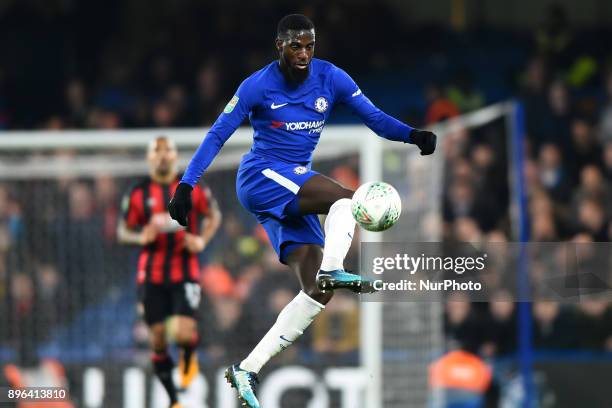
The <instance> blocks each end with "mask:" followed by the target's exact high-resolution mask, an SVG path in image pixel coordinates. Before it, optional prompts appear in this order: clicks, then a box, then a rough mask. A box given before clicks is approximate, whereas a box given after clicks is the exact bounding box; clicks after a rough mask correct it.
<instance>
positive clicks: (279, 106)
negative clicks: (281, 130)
mask: <svg viewBox="0 0 612 408" xmlns="http://www.w3.org/2000/svg"><path fill="white" fill-rule="evenodd" d="M287 104H289V102H285V103H281V104H279V105H275V104H274V102H272V105H270V107H271V108H272V109H278V108H282V107H283V106H285V105H287Z"/></svg>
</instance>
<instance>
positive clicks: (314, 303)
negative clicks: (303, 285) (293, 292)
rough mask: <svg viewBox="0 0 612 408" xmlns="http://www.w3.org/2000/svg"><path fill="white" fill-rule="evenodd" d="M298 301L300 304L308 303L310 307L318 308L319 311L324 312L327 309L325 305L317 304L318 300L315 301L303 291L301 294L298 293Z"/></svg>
mask: <svg viewBox="0 0 612 408" xmlns="http://www.w3.org/2000/svg"><path fill="white" fill-rule="evenodd" d="M295 299H296V300H297V301H299V302H305V303H308V304H309V306H315V307H317V308H318V309H319V310H323V309H325V305H323V304H321V303H319V302H317V301H316V300H314V299H313V298H311V297H310V296H308V295H307V294H306V292H304V291H303V290H300V293H298V295H297V296H296V298H295Z"/></svg>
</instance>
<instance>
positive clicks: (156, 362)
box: [151, 351, 178, 404]
mask: <svg viewBox="0 0 612 408" xmlns="http://www.w3.org/2000/svg"><path fill="white" fill-rule="evenodd" d="M151 360H152V362H153V368H154V370H155V375H157V378H159V381H160V382H161V383H162V385H163V386H164V388H165V390H166V392H167V393H168V397H170V402H171V403H172V404H174V403H176V402H178V398H177V396H176V388H175V387H174V383H173V382H172V369H173V368H174V363H173V362H172V358H170V356H169V355H168V353H167V352H166V351H162V352H153V355H152V356H151Z"/></svg>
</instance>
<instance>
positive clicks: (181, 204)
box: [168, 183, 193, 227]
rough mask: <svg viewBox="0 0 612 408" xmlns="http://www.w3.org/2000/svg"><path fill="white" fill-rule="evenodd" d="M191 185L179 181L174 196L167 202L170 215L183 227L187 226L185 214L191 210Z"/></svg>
mask: <svg viewBox="0 0 612 408" xmlns="http://www.w3.org/2000/svg"><path fill="white" fill-rule="evenodd" d="M191 190H193V187H191V186H190V185H189V184H187V183H180V184H179V185H178V186H177V187H176V191H175V192H174V197H172V200H170V203H168V212H169V213H170V216H171V217H172V218H174V219H175V220H177V221H178V223H179V224H181V225H182V226H183V227H186V226H187V214H189V211H191Z"/></svg>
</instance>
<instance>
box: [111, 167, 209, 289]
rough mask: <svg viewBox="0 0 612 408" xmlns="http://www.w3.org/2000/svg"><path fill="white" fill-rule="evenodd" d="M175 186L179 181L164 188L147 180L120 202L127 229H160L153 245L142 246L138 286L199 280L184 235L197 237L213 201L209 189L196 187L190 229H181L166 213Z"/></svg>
mask: <svg viewBox="0 0 612 408" xmlns="http://www.w3.org/2000/svg"><path fill="white" fill-rule="evenodd" d="M178 184H179V179H178V178H177V179H176V180H175V181H174V182H173V183H172V184H170V185H163V184H159V183H156V182H154V181H153V180H151V178H149V177H147V178H146V179H144V180H143V181H142V182H140V183H138V184H136V185H135V186H134V187H132V189H131V190H130V191H129V192H128V193H127V194H126V195H125V196H124V198H123V205H122V210H123V219H124V220H125V223H126V225H127V227H128V228H130V229H137V228H139V227H143V226H145V225H147V224H148V223H149V222H153V223H155V224H157V225H158V227H159V229H160V233H159V234H158V235H157V238H156V239H155V241H153V242H152V243H151V244H149V245H146V246H144V247H143V248H142V250H141V252H140V256H139V257H138V267H137V270H138V273H137V282H138V283H139V284H142V283H145V282H148V283H154V284H164V283H180V282H185V281H192V282H197V281H198V280H199V274H200V265H199V262H198V257H197V255H196V254H192V253H190V252H189V251H188V250H187V249H186V248H185V244H184V240H185V234H186V232H189V233H191V234H195V235H197V234H199V233H200V231H199V227H200V225H201V220H202V217H207V216H208V215H209V213H210V202H211V199H212V197H211V195H210V190H209V189H208V188H201V187H200V186H197V185H196V186H195V188H194V189H193V192H192V195H191V198H192V201H193V208H192V210H191V213H190V214H189V216H188V221H189V225H188V226H187V228H183V227H182V226H180V225H179V224H178V223H177V222H176V221H174V220H172V219H171V218H170V214H168V210H167V204H168V202H169V201H170V199H171V198H172V196H173V195H174V190H175V189H176V186H177V185H178Z"/></svg>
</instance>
